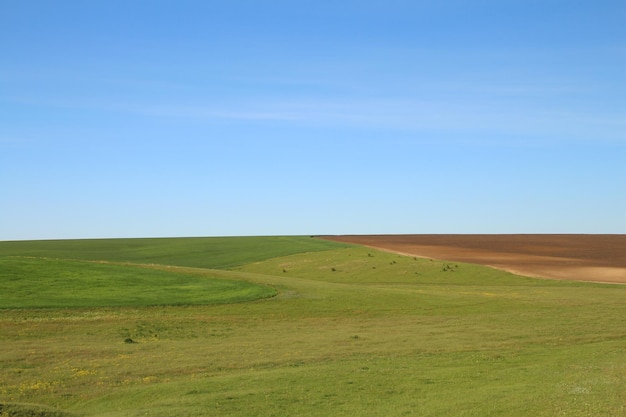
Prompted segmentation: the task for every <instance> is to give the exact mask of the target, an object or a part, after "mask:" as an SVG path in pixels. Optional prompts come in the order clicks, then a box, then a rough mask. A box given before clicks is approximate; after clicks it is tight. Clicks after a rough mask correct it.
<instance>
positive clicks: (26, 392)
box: [0, 247, 626, 416]
mask: <svg viewBox="0 0 626 417" xmlns="http://www.w3.org/2000/svg"><path fill="white" fill-rule="evenodd" d="M232 264H235V263H232ZM239 265H240V266H239V267H237V268H235V270H232V271H221V272H220V271H213V272H212V273H214V274H216V276H223V277H225V278H226V277H228V278H230V279H242V280H246V281H250V282H258V283H262V284H268V285H272V286H273V287H275V288H277V289H279V290H280V294H279V296H277V297H274V298H272V299H267V300H264V301H260V302H254V303H244V304H231V305H212V306H181V307H146V308H100V309H59V310H6V311H4V312H3V314H2V316H0V336H1V337H2V339H3V340H4V342H3V344H2V345H0V357H1V358H2V359H3V360H2V361H1V362H0V381H2V382H0V402H3V401H4V402H37V403H42V404H46V405H48V406H54V407H58V408H61V409H66V410H74V411H77V412H81V413H85V414H87V415H98V416H139V415H146V414H148V415H151V416H170V415H185V416H205V415H220V416H249V415H264V416H272V415H274V416H284V415H307V416H329V415H330V416H354V415H363V416H401V415H416V416H448V415H456V416H485V415H514V416H554V415H568V416H588V415H594V416H595V415H611V416H612V415H624V413H625V411H626V409H625V407H626V397H625V394H624V393H625V392H626V365H625V363H626V350H625V349H624V346H625V344H626V333H625V332H624V329H625V328H626V303H624V302H623V300H624V299H625V296H626V287H624V286H608V285H597V284H596V285H593V284H585V283H567V282H555V281H544V280H534V279H527V278H521V277H516V276H513V275H510V274H507V273H504V272H501V271H496V270H491V269H487V268H482V267H478V266H473V265H465V264H458V266H455V265H453V264H449V265H448V264H447V263H445V262H438V261H429V260H425V259H417V260H414V259H413V258H408V257H400V256H397V255H393V254H388V253H383V252H377V251H373V250H371V249H365V248H359V247H350V248H346V249H334V250H328V251H320V252H314V253H308V254H303V253H300V254H292V255H289V256H284V257H280V258H269V259H265V260H257V261H255V262H252V263H249V264H247V265H243V264H241V263H240V264H239ZM447 265H448V266H449V267H448V266H447ZM283 271H284V272H283ZM123 337H132V338H133V339H135V340H137V341H138V342H139V343H137V344H124V343H123V342H122V340H123V339H122V338H123Z"/></svg>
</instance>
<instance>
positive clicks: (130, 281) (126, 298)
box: [0, 257, 276, 308]
mask: <svg viewBox="0 0 626 417" xmlns="http://www.w3.org/2000/svg"><path fill="white" fill-rule="evenodd" d="M194 272H195V271H194ZM275 294H276V291H275V290H274V289H272V288H270V287H267V286H262V285H258V284H253V283H250V282H246V281H241V280H237V281H233V280H225V279H216V278H215V277H214V276H213V275H212V274H211V273H210V271H206V272H203V271H197V272H195V273H191V272H190V271H187V272H184V271H180V269H179V268H169V269H165V270H158V269H154V267H152V268H150V269H148V268H146V267H137V266H132V265H115V264H108V263H96V262H92V261H73V260H60V259H49V258H22V257H6V258H2V257H0V308H25V307H26V308H74V307H104V306H150V305H181V304H219V303H232V302H243V301H251V300H256V299H259V298H266V297H271V296H273V295H275Z"/></svg>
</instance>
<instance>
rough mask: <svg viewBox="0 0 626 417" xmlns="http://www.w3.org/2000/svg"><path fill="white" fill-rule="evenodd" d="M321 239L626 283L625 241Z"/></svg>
mask: <svg viewBox="0 0 626 417" xmlns="http://www.w3.org/2000/svg"><path fill="white" fill-rule="evenodd" d="M322 238H323V239H329V240H334V241H338V242H345V243H356V244H359V245H365V246H369V247H372V248H376V249H381V250H386V251H392V252H397V253H401V254H406V255H411V256H420V257H427V258H434V259H442V260H448V261H457V262H468V263H476V264H482V265H487V266H491V267H494V268H498V269H503V270H506V271H510V272H513V273H516V274H520V275H525V276H532V277H540V278H551V279H567V280H578V281H595V282H611V283H626V235H344V236H322Z"/></svg>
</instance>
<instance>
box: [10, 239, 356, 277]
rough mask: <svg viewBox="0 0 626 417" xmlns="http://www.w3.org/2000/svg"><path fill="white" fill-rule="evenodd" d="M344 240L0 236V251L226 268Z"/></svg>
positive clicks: (334, 245) (328, 245)
mask: <svg viewBox="0 0 626 417" xmlns="http://www.w3.org/2000/svg"><path fill="white" fill-rule="evenodd" d="M346 246H348V245H347V244H343V243H336V242H329V241H324V240H320V239H312V238H309V237H302V236H270V237H196V238H153V239H91V240H41V241H14V242H9V241H5V242H0V256H8V255H19V256H33V257H47V258H62V259H82V260H106V261H113V262H136V263H155V264H161V265H178V266H190V267H198V268H220V269H222V268H232V267H235V266H238V265H243V264H247V263H250V262H255V261H260V260H264V259H269V258H273V257H276V256H284V255H290V254H296V253H301V252H315V251H320V250H326V249H330V248H341V247H346Z"/></svg>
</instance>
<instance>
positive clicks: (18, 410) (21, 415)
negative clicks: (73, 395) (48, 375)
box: [0, 403, 76, 417]
mask: <svg viewBox="0 0 626 417" xmlns="http://www.w3.org/2000/svg"><path fill="white" fill-rule="evenodd" d="M0 416H2V417H75V416H76V415H75V414H70V413H66V412H64V411H59V410H53V409H51V408H47V407H42V406H39V405H34V404H4V403H0Z"/></svg>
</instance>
